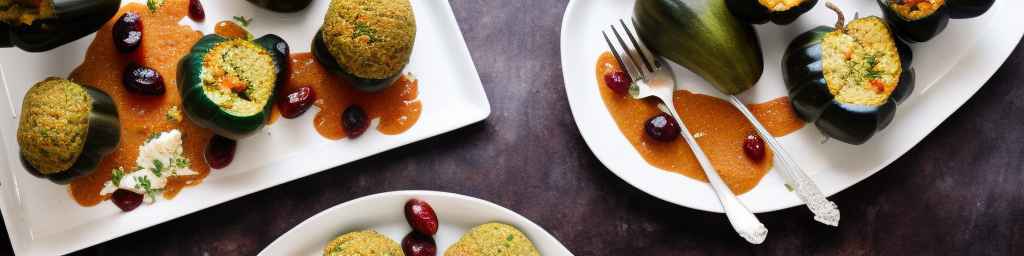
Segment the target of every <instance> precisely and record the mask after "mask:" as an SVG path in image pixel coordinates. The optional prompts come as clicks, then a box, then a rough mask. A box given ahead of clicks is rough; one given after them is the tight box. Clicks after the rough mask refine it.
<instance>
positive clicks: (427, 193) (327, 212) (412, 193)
mask: <svg viewBox="0 0 1024 256" xmlns="http://www.w3.org/2000/svg"><path fill="white" fill-rule="evenodd" d="M391 197H399V198H406V197H409V198H412V197H441V198H450V199H452V200H458V201H466V202H471V203H474V204H480V205H483V206H487V207H488V208H493V209H496V210H498V211H501V212H503V213H505V214H506V215H509V216H513V217H515V218H517V219H520V221H523V222H524V223H526V224H528V225H529V227H518V228H520V229H523V228H527V229H534V230H538V231H541V232H540V233H541V234H542V235H544V236H545V238H546V239H551V240H552V241H556V242H557V243H556V245H558V247H557V248H555V249H556V250H558V251H562V252H564V254H563V255H573V254H572V252H570V251H569V249H568V248H566V247H565V245H564V244H562V243H561V241H559V240H558V239H557V238H556V237H555V236H554V235H553V234H551V232H548V231H547V230H546V229H544V227H542V226H540V225H538V224H537V223H536V222H533V221H532V220H530V219H529V218H526V217H525V216H523V215H521V214H519V213H517V212H515V211H512V210H511V209H508V208H505V207H504V206H501V205H498V204H496V203H494V202H491V201H487V200H484V199H480V198H476V197H472V196H468V195H462V194H457V193H452V192H444V191H434V190H395V191H389V192H382V193H377V194H372V195H366V196H362V197H359V198H356V199H352V200H349V201H346V202H343V203H340V204H337V205H334V206H331V207H330V208H327V209H324V210H323V211H320V212H318V213H316V214H314V215H313V216H310V217H309V218H306V219H305V220H303V221H302V222H299V224H297V225H295V226H294V227H292V228H291V229H288V231H285V232H284V233H282V234H281V235H280V236H278V237H277V238H276V239H274V241H273V242H270V244H268V245H267V246H266V247H264V248H263V250H261V251H260V252H259V253H258V254H257V255H258V256H263V255H268V251H269V250H271V249H273V248H274V247H279V246H282V245H281V244H282V243H286V242H285V240H283V239H285V238H286V236H291V235H292V233H293V232H300V231H302V229H306V228H305V227H306V226H309V225H315V224H316V222H317V221H320V220H321V219H324V218H329V217H330V216H331V215H333V214H335V212H338V211H342V210H343V209H345V208H347V207H350V206H352V205H358V204H361V203H364V202H366V201H374V200H381V199H385V198H391ZM534 239H536V238H534ZM534 243H536V241H534Z"/></svg>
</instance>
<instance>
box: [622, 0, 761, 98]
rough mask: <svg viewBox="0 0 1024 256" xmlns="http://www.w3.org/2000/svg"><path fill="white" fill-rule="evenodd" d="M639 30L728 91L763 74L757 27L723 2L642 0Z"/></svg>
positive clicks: (657, 48)
mask: <svg viewBox="0 0 1024 256" xmlns="http://www.w3.org/2000/svg"><path fill="white" fill-rule="evenodd" d="M633 17H634V19H633V22H634V25H635V27H636V30H637V34H638V35H639V36H640V38H641V39H642V40H643V41H644V43H645V44H646V45H647V47H648V48H650V49H651V51H653V52H654V54H656V55H660V56H662V57H665V58H666V59H668V60H671V61H673V62H675V63H677V64H679V65H682V66H683V67H686V68H687V69H689V70H690V71H693V72H694V73H696V74H697V75H700V76H701V77H703V78H704V79H705V80H707V81H708V82H710V83H711V85H714V86H715V87H716V88H718V89H719V90H720V91H722V92H723V93H726V94H738V93H741V92H743V91H746V90H747V89H749V88H750V87H752V86H754V84H755V83H757V81H758V80H759V79H760V78H761V73H762V72H763V71H764V59H763V55H762V52H761V43H760V41H758V37H757V33H756V32H755V31H754V27H753V26H752V25H750V24H748V23H745V22H742V21H740V20H739V19H737V18H736V17H735V16H733V15H732V13H730V12H729V8H728V7H727V6H726V4H725V1H722V0H639V1H637V2H636V5H635V6H634V9H633Z"/></svg>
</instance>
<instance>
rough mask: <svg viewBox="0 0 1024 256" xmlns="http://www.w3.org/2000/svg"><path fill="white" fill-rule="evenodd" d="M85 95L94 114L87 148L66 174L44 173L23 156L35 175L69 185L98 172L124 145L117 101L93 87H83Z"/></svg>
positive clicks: (91, 119) (26, 164) (28, 169)
mask: <svg viewBox="0 0 1024 256" xmlns="http://www.w3.org/2000/svg"><path fill="white" fill-rule="evenodd" d="M82 87H83V88H85V92H86V93H88V94H89V98H91V99H92V111H91V112H90V113H89V131H88V132H87V133H86V135H85V145H84V146H83V147H82V153H81V154H80V155H78V158H77V159H75V163H74V164H72V165H71V167H70V168H68V169H67V170H65V171H63V172H59V173H54V174H49V175H46V174H43V173H41V172H39V170H38V169H36V168H35V167H33V166H32V164H29V163H28V161H27V160H25V157H24V156H19V158H20V160H21V164H22V166H24V167H25V170H27V171H28V173H29V174H32V176H36V177H38V178H44V179H48V180H50V181H51V182H53V183H56V184H60V185H67V184H68V183H71V181H72V180H74V179H75V178H78V177H82V176H85V175H89V174H91V173H93V172H94V171H96V167H97V166H99V164H100V161H102V160H103V158H104V157H106V156H107V155H108V154H110V153H111V152H114V150H115V149H117V145H118V143H121V121H120V119H119V117H118V114H117V105H115V104H114V99H113V98H111V97H110V95H108V94H107V93H104V92H103V91H100V90H97V89H94V88H93V87H91V86H86V85H83V86H82Z"/></svg>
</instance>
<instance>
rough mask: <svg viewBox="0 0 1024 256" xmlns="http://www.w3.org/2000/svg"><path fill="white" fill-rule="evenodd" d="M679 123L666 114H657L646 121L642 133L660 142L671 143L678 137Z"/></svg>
mask: <svg viewBox="0 0 1024 256" xmlns="http://www.w3.org/2000/svg"><path fill="white" fill-rule="evenodd" d="M679 130H680V129H679V123H676V119H675V118H672V116H671V115H669V114H666V113H661V114H658V115H656V116H654V117H651V119H647V124H645V125H644V131H645V132H646V133H647V136H649V137H651V138H653V139H655V140H660V141H672V140H674V139H676V138H677V137H679Z"/></svg>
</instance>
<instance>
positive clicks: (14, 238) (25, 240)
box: [0, 1, 492, 255]
mask: <svg viewBox="0 0 1024 256" xmlns="http://www.w3.org/2000/svg"><path fill="white" fill-rule="evenodd" d="M131 2H132V1H127V2H122V5H124V4H127V3H131ZM442 2H443V4H441V3H442ZM421 4H424V5H433V7H431V8H440V9H438V10H439V12H438V13H439V14H440V15H439V17H435V18H437V19H438V21H440V22H441V23H443V24H441V26H440V29H442V30H450V31H452V34H449V35H445V36H448V37H452V38H451V39H450V40H451V41H452V42H455V43H457V44H453V45H451V46H452V47H453V49H454V50H453V53H455V54H454V55H453V57H454V58H453V59H452V60H454V61H452V62H453V63H458V64H459V65H460V66H464V67H460V68H459V69H464V71H466V72H464V73H465V75H464V76H463V77H461V78H460V80H462V81H467V82H468V83H466V84H465V85H464V86H462V87H463V88H464V89H465V91H462V93H461V94H462V95H465V96H466V99H467V103H470V104H472V105H474V106H476V105H478V107H479V108H478V109H473V110H472V111H467V112H466V114H465V115H464V116H463V117H462V119H464V121H463V122H458V123H453V124H451V125H449V126H447V127H442V128H441V129H437V130H436V131H435V132H431V133H427V134H424V135H423V136H414V137H409V139H408V140H407V141H403V142H401V143H396V144H394V145H391V146H390V147H385V148H384V149H382V150H380V151H378V152H374V153H371V154H367V155H365V156H363V157H361V158H358V159H355V160H352V161H348V162H344V163H340V164H335V163H329V164H318V165H317V166H316V167H311V168H309V169H311V170H312V171H310V172H308V173H306V174H303V175H291V176H281V178H278V179H276V180H273V181H271V182H256V183H253V182H249V183H250V184H252V185H250V186H248V187H246V189H244V190H236V191H227V192H226V193H225V194H230V195H228V196H225V197H224V198H221V199H220V200H210V201H204V202H202V203H200V204H195V205H192V206H194V207H183V208H187V209H185V210H181V211H180V214H176V215H173V214H167V215H161V216H157V217H155V218H156V219H157V220H156V221H150V222H145V223H144V224H139V223H117V225H125V226H128V228H125V229H122V230H114V231H111V230H104V232H100V231H97V230H89V229H85V228H84V227H88V225H83V226H79V227H75V228H71V229H68V230H66V231H65V232H72V233H78V234H81V233H88V234H87V235H80V236H79V237H80V239H77V240H74V241H62V242H59V243H55V242H46V241H41V240H40V239H39V238H36V237H34V235H33V234H32V233H31V230H30V229H28V228H29V227H27V225H28V224H27V222H25V221H22V214H24V213H23V212H22V211H21V209H22V208H21V201H20V199H21V197H20V196H17V194H20V192H19V191H20V189H18V188H16V187H17V186H18V184H17V182H14V181H16V179H14V178H13V175H15V174H14V172H13V171H8V172H7V173H6V174H3V175H0V193H2V194H0V212H2V213H3V214H2V216H3V221H4V225H5V226H6V229H7V234H8V238H9V239H10V241H11V246H12V250H13V251H14V253H15V254H23V255H51V254H66V253H71V252H75V251H79V250H82V249H85V248H87V247H90V246H94V245H98V244H102V243H104V242H107V241H110V240H113V239H115V238H119V237H122V236H125V235H128V234H132V233H135V232H138V231H141V230H144V229H148V228H151V227H153V226H156V225H160V224H163V223H166V222H168V221H171V220H175V219H178V218H181V217H184V216H188V215H191V214H194V213H196V212H199V211H202V210H205V209H208V208H210V207H213V206H217V205H220V204H223V203H226V202H229V201H233V200H236V199H238V198H241V197H243V196H247V195H251V194H254V193H257V192H260V191H263V190H266V189H269V188H272V187H276V186H279V185H281V184H284V183H288V182H291V181H294V180H297V179H300V178H303V177H308V176H311V175H314V174H317V173H321V172H324V171H326V170H329V169H332V168H335V167H338V166H343V165H345V164H348V163H351V162H354V161H357V160H359V159H365V158H368V157H370V156H374V155H377V154H381V153H385V152H388V151H391V150H394V149H396V148H399V147H403V146H406V145H409V144H412V143H416V142H419V141H423V140H426V139H428V138H432V137H436V136H440V135H443V134H447V133H449V132H452V131H454V130H458V129H461V128H464V127H466V126H469V125H472V124H475V123H479V122H481V121H484V120H486V119H487V118H488V117H490V115H491V114H492V107H491V104H490V99H489V98H488V97H487V94H486V90H485V89H484V87H483V81H482V80H481V79H480V73H479V72H478V70H477V68H476V63H475V62H474V61H473V58H472V54H471V52H470V49H469V46H468V45H467V43H466V41H465V38H464V35H463V33H462V30H461V27H460V25H459V23H458V19H457V18H456V17H455V13H454V10H453V9H452V6H451V3H449V2H447V1H423V2H422V3H421ZM92 36H94V34H93V35H89V36H87V37H86V38H92ZM0 72H3V71H0ZM0 79H6V77H5V76H0ZM3 82H4V83H5V84H6V81H3ZM5 100H6V99H5ZM10 104H13V102H10V103H9V104H8V105H10ZM2 108H3V106H0V109H2ZM12 110H13V109H12ZM3 116H5V114H4V113H0V118H5V117H3ZM0 143H4V144H3V145H7V141H6V140H5V139H4V138H3V136H0ZM6 151H7V149H6V146H0V153H3V154H0V163H7V160H8V159H7V157H6V156H7V154H6ZM280 164H281V163H269V164H267V165H266V166H263V167H258V168H256V169H276V168H275V167H277V166H279V165H280ZM253 174H255V173H253ZM240 176H241V175H234V176H233V177H230V179H236V180H244V179H246V178H251V177H240ZM251 176H255V175H251ZM243 182H245V181H243ZM12 187H15V188H12ZM12 189H13V191H12Z"/></svg>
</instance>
